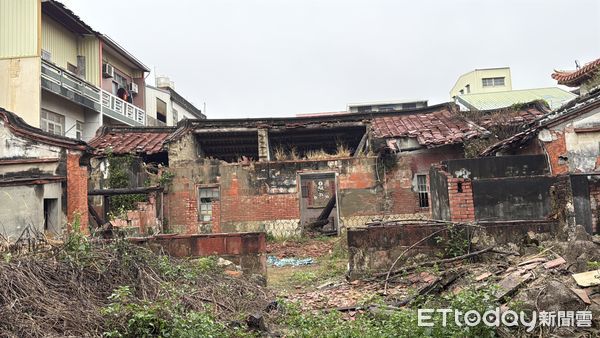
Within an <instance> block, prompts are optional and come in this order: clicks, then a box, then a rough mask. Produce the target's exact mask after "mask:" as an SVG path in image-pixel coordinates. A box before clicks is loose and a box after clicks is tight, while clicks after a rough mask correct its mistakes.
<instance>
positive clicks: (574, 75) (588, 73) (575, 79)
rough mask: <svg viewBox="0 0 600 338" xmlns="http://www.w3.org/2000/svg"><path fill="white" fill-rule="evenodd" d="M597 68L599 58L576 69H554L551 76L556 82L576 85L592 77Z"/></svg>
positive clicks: (599, 66) (599, 61)
mask: <svg viewBox="0 0 600 338" xmlns="http://www.w3.org/2000/svg"><path fill="white" fill-rule="evenodd" d="M598 70H600V59H597V60H594V61H592V62H589V63H587V64H586V65H585V66H583V67H581V68H579V69H577V70H572V71H565V70H555V71H554V73H552V78H553V79H555V80H556V81H558V84H562V85H565V86H569V87H577V86H579V85H581V83H582V82H584V81H585V80H587V79H589V78H590V77H592V76H593V75H594V73H595V72H597V71H598Z"/></svg>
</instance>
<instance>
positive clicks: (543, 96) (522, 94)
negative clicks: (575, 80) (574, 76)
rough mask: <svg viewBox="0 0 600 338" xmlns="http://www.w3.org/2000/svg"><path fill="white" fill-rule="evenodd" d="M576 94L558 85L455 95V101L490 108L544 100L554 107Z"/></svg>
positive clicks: (480, 107)
mask: <svg viewBox="0 0 600 338" xmlns="http://www.w3.org/2000/svg"><path fill="white" fill-rule="evenodd" d="M576 96H577V95H575V94H573V93H571V92H568V91H566V90H563V89H560V88H558V87H549V88H533V89H521V90H508V91H503V92H493V93H473V94H464V95H459V96H457V97H456V101H457V103H460V104H462V105H463V106H465V107H467V108H468V109H477V110H491V109H500V108H506V107H510V106H512V105H514V104H520V103H527V102H531V101H535V100H544V101H546V102H547V103H548V105H550V108H552V109H556V108H559V107H560V106H562V105H563V104H564V103H565V102H567V101H569V100H571V99H573V98H575V97H576Z"/></svg>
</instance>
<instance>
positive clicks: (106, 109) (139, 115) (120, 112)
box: [102, 90, 146, 126]
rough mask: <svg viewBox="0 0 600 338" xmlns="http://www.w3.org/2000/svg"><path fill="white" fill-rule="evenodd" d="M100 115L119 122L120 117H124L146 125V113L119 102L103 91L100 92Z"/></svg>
mask: <svg viewBox="0 0 600 338" xmlns="http://www.w3.org/2000/svg"><path fill="white" fill-rule="evenodd" d="M102 113H103V114H106V115H108V116H110V117H112V118H116V119H117V120H121V117H122V116H124V117H126V118H128V119H130V120H133V121H135V122H136V123H138V124H141V125H143V126H145V125H146V113H145V112H144V111H143V110H142V109H140V108H138V107H136V106H134V105H132V104H131V103H129V102H126V101H123V100H121V99H120V98H118V97H116V96H114V95H112V94H110V93H109V92H107V91H105V90H103V91H102ZM114 114H116V116H115V115H114Z"/></svg>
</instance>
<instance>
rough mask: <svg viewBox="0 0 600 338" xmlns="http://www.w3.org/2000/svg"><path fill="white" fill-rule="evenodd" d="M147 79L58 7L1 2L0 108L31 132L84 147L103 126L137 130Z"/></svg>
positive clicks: (39, 0)
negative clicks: (36, 130)
mask: <svg viewBox="0 0 600 338" xmlns="http://www.w3.org/2000/svg"><path fill="white" fill-rule="evenodd" d="M147 72H149V69H148V67H146V66H145V65H144V64H143V63H141V62H140V61H139V60H138V59H137V58H135V57H134V56H133V55H131V54H130V53H129V52H127V51H126V50H125V49H124V48H123V47H121V46H120V45H119V44H117V43H116V42H115V41H113V40H111V39H110V38H109V37H108V36H106V35H103V34H101V33H99V32H97V31H95V30H94V29H92V28H91V27H90V26H88V25H87V24H86V23H85V22H83V21H82V20H81V19H79V17H78V16H76V15H75V14H74V13H73V12H72V11H71V10H69V9H68V8H66V7H65V6H64V5H63V4H61V3H60V2H57V1H53V0H0V107H2V108H5V109H6V110H9V111H12V112H14V113H16V114H17V115H19V116H20V117H21V118H23V119H24V120H25V121H26V122H27V123H28V124H30V125H32V126H35V127H40V128H41V129H42V130H44V131H47V132H50V133H54V134H59V135H64V136H68V137H72V138H79V139H84V140H88V139H90V138H91V137H93V135H94V134H95V132H96V130H97V129H98V128H99V127H100V126H102V125H105V124H107V125H110V124H125V125H130V126H143V125H145V124H146V113H145V111H144V106H145V100H144V91H145V81H144V74H145V73H147ZM121 88H122V89H121ZM123 92H127V93H128V94H129V96H128V97H127V96H125V95H121V97H117V94H118V93H119V94H122V93H123Z"/></svg>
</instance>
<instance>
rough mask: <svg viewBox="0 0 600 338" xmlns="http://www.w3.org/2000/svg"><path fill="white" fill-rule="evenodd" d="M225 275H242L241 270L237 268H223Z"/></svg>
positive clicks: (236, 276)
mask: <svg viewBox="0 0 600 338" xmlns="http://www.w3.org/2000/svg"><path fill="white" fill-rule="evenodd" d="M223 272H224V273H225V274H226V275H227V276H231V277H235V278H238V277H241V276H242V272H241V271H237V270H225V271H223Z"/></svg>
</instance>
